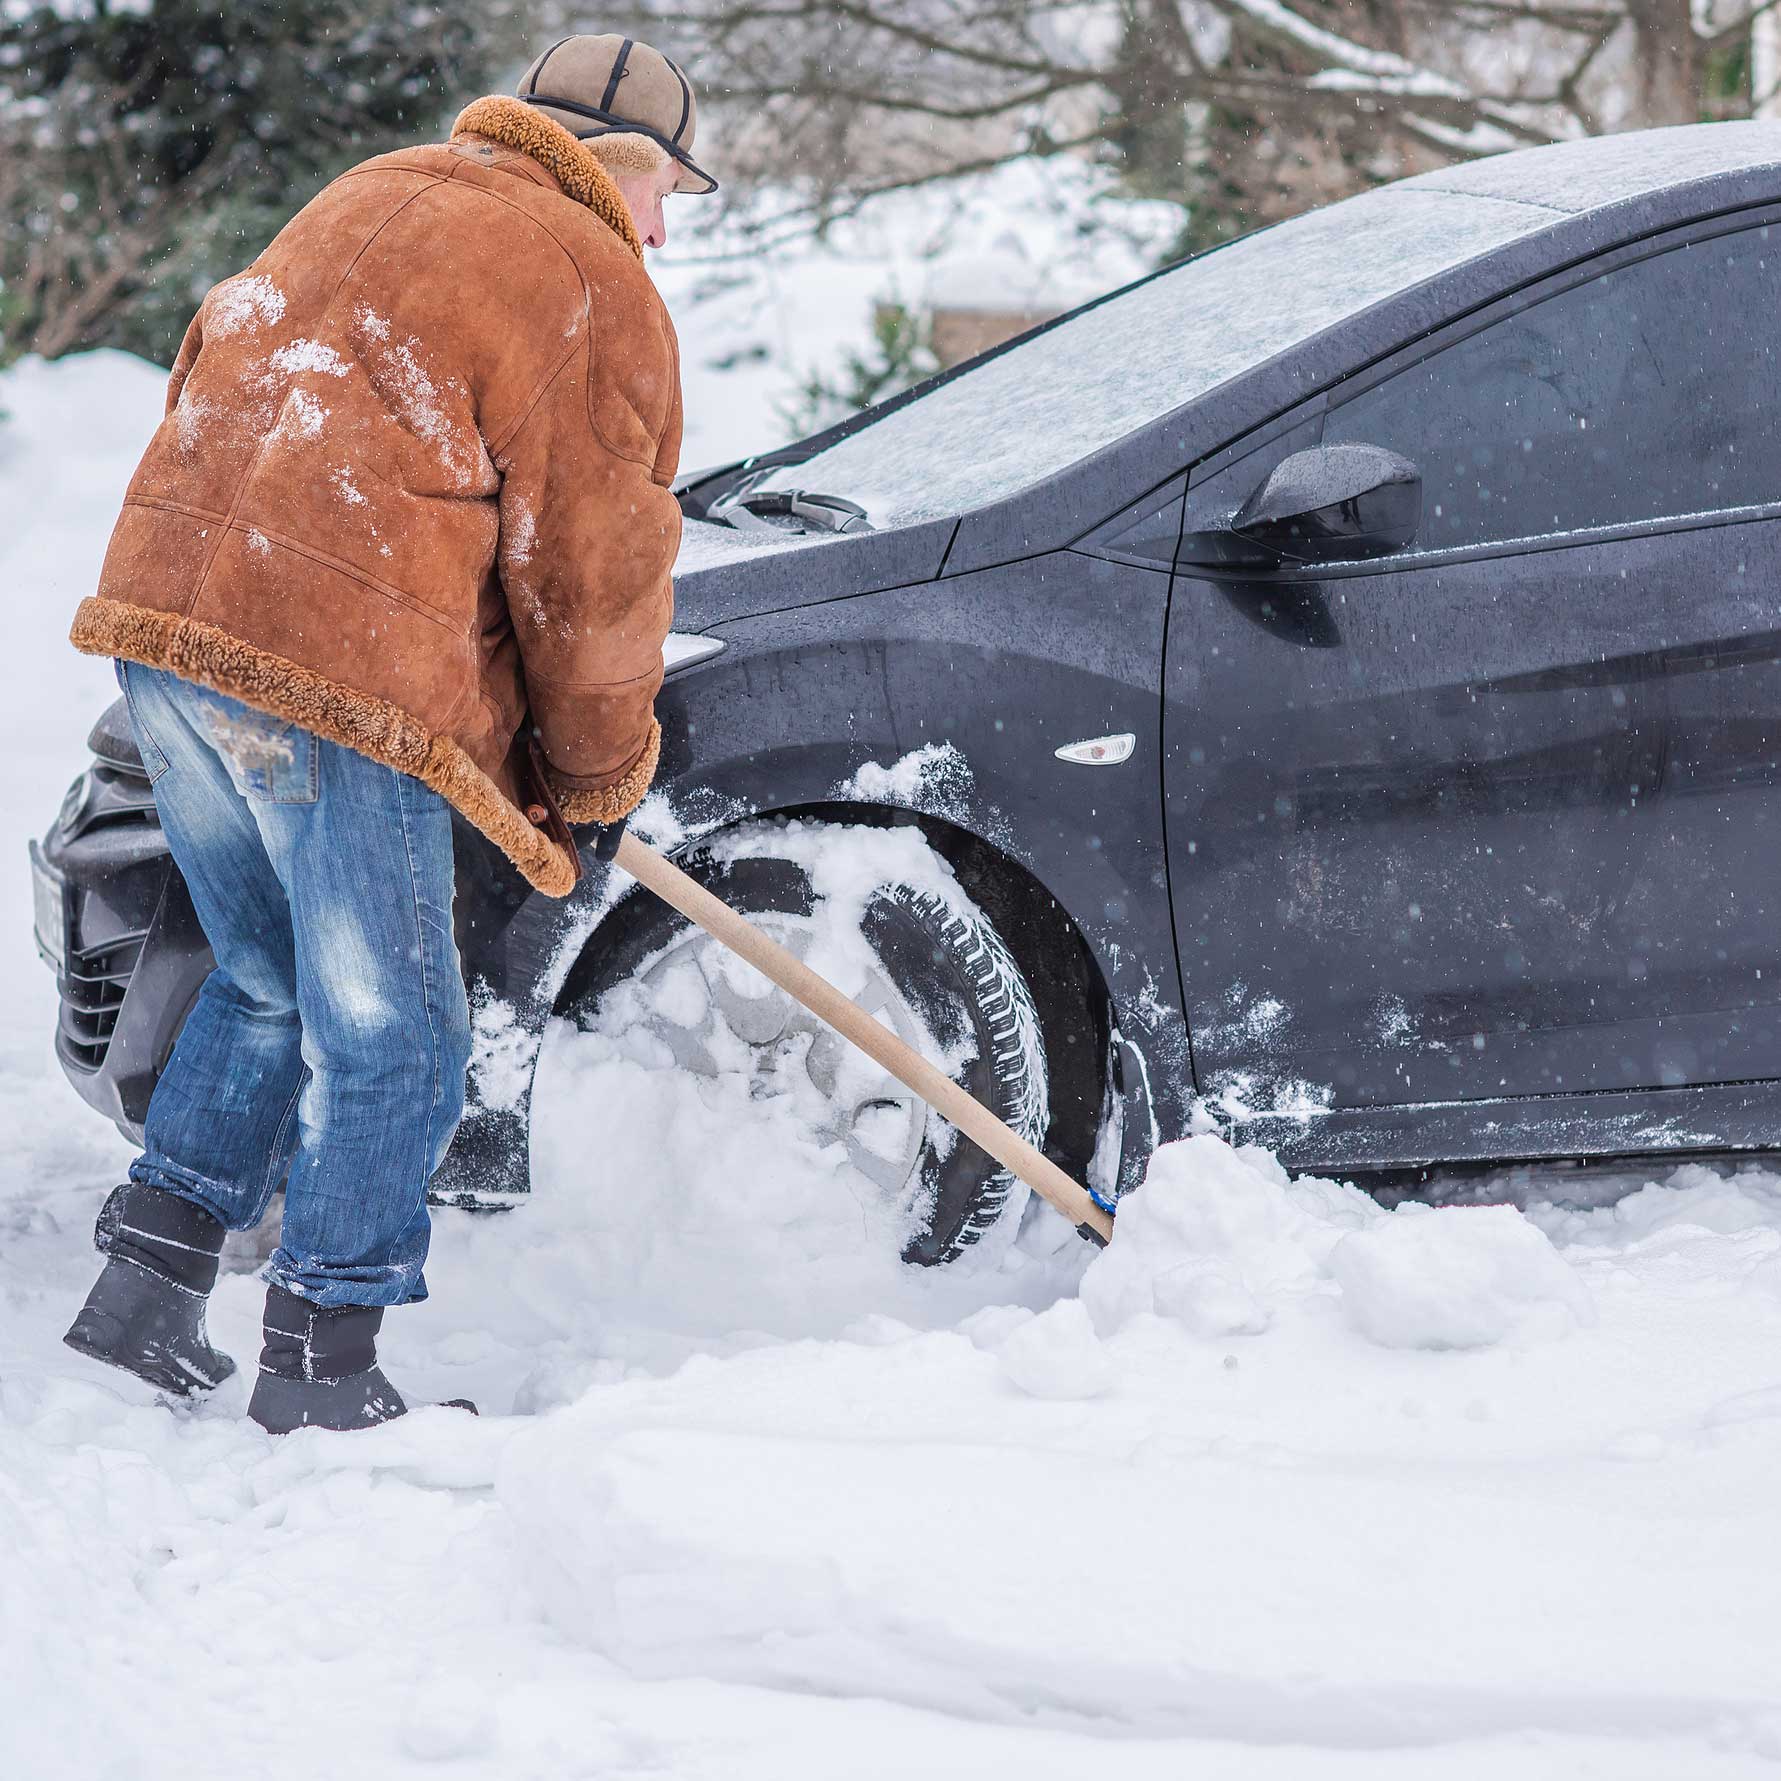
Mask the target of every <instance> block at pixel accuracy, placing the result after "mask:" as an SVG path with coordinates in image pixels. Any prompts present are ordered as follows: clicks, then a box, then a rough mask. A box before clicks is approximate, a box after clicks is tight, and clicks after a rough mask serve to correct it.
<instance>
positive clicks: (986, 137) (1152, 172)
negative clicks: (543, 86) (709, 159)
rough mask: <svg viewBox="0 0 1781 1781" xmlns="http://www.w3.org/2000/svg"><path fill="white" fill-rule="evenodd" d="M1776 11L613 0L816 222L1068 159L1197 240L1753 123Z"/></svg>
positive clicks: (1766, 3)
mask: <svg viewBox="0 0 1781 1781" xmlns="http://www.w3.org/2000/svg"><path fill="white" fill-rule="evenodd" d="M1777 4H1781V0H625V5H626V16H627V17H628V19H629V21H630V23H629V24H628V25H627V28H635V29H636V30H637V31H638V32H639V33H643V34H649V33H653V34H654V35H655V36H656V38H657V40H658V41H664V40H665V41H669V42H672V43H677V44H679V45H681V46H683V47H684V51H685V53H686V54H687V55H688V56H689V57H690V58H691V61H692V65H693V68H694V70H695V72H696V73H697V74H698V76H699V77H700V79H701V81H702V82H703V83H704V84H705V85H706V86H708V87H710V88H711V89H713V91H714V93H715V94H716V95H717V96H719V97H720V99H721V100H723V101H725V102H727V103H726V105H725V114H726V115H725V122H726V124H732V125H733V127H734V128H735V130H736V132H737V141H736V142H734V143H729V144H726V158H727V159H728V160H729V162H730V164H731V166H732V167H733V168H741V169H747V170H752V171H754V172H757V173H758V174H760V175H761V176H762V177H775V176H782V175H783V174H785V173H786V172H787V171H791V172H795V173H797V174H800V175H803V176H805V177H807V179H808V180H809V182H810V184H811V188H812V190H813V191H814V192H815V193H816V196H817V207H818V209H819V211H821V210H833V209H835V208H839V207H844V206H846V205H849V204H852V203H857V202H860V201H862V200H863V199H866V198H869V197H870V196H872V195H873V194H874V193H876V192H878V191H882V190H884V189H887V188H890V187H895V186H900V185H907V184H910V183H914V182H917V181H921V180H928V179H934V178H945V177H949V176H951V175H953V174H956V173H958V172H960V171H963V170H965V169H967V168H974V167H981V166H985V165H992V164H994V163H996V162H997V161H1000V160H1004V159H1008V158H1012V157H1014V156H1018V155H1022V154H1027V153H1035V152H1036V153H1039V154H1051V153H1057V152H1062V151H1068V150H1074V151H1079V152H1090V153H1094V154H1097V155H1101V156H1104V157H1106V158H1108V159H1109V160H1112V161H1114V162H1116V163H1117V164H1118V165H1119V166H1120V167H1121V168H1122V169H1123V171H1124V173H1125V175H1126V177H1127V179H1128V180H1129V182H1130V183H1131V185H1132V187H1133V188H1134V189H1135V190H1137V191H1139V192H1142V193H1144V194H1145V195H1148V196H1157V197H1171V198H1174V199H1176V200H1177V201H1179V202H1181V203H1182V204H1183V205H1184V206H1187V207H1188V209H1189V211H1190V214H1191V215H1192V218H1193V222H1192V230H1191V232H1190V236H1189V241H1188V243H1187V244H1189V245H1191V244H1192V242H1193V241H1194V240H1196V239H1197V240H1206V239H1212V238H1216V237H1217V236H1218V235H1220V234H1222V233H1226V232H1229V231H1230V230H1232V229H1234V228H1240V227H1247V226H1251V225H1253V224H1254V223H1256V222H1261V221H1268V220H1272V219H1274V218H1277V217H1279V216H1283V215H1287V214H1291V213H1292V212H1294V211H1296V210H1301V209H1304V208H1306V207H1307V206H1308V205H1310V204H1313V203H1317V202H1320V201H1323V200H1324V199H1327V198H1330V197H1334V196H1337V195H1340V194H1341V193H1343V192H1346V191H1351V190H1354V189H1356V188H1358V187H1360V186H1362V185H1365V184H1367V183H1369V182H1370V181H1374V180H1378V179H1382V178H1390V177H1394V176H1396V175H1398V174H1401V173H1405V172H1411V171H1416V170H1419V169H1421V168H1424V167H1428V166H1434V165H1440V164H1442V163H1443V162H1445V161H1449V160H1452V159H1456V158H1464V157H1468V156H1473V155H1478V154H1484V153H1488V152H1491V151H1494V150H1498V149H1504V148H1512V147H1516V146H1520V145H1525V144H1532V143H1539V142H1547V141H1552V140H1557V139H1562V138H1565V137H1569V136H1577V135H1587V134H1593V133H1598V132H1602V131H1607V130H1619V129H1629V128H1634V127H1637V126H1640V125H1645V124H1666V123H1685V122H1694V121H1696V120H1699V119H1702V118H1711V117H1720V116H1730V115H1748V114H1749V113H1750V112H1751V111H1753V110H1762V109H1765V107H1766V106H1767V104H1768V102H1770V101H1772V100H1773V98H1774V94H1773V92H1772V90H1765V89H1772V88H1773V87H1774V85H1775V82H1776V80H1777V78H1778V77H1781V54H1778V53H1777V52H1776V49H1775V45H1776V43H1777V39H1776V37H1775V35H1774V31H1773V24H1772V17H1773V14H1774V9H1775V7H1776V6H1777ZM1753 50H1754V53H1753ZM1765 51H1766V53H1765ZM1753 69H1754V73H1753Z"/></svg>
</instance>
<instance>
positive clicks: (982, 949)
mask: <svg viewBox="0 0 1781 1781" xmlns="http://www.w3.org/2000/svg"><path fill="white" fill-rule="evenodd" d="M680 864H681V865H682V866H683V868H684V869H685V870H687V871H688V872H690V873H691V874H692V875H693V876H694V877H695V878H697V879H698V880H699V881H700V882H702V883H703V884H705V885H706V887H707V888H708V889H710V890H711V891H712V892H713V893H714V894H715V895H717V896H718V897H720V898H721V899H722V900H723V901H724V902H725V903H727V904H728V905H729V906H730V907H731V908H733V909H735V910H737V911H739V912H740V913H742V914H744V915H746V916H748V917H750V918H751V919H753V920H754V921H756V922H757V923H758V924H759V925H760V926H762V927H763V928H765V929H766V930H767V932H769V933H770V934H771V935H772V936H773V938H775V939H776V940H778V941H779V942H780V944H781V945H784V946H786V947H788V948H790V949H791V950H792V951H793V952H795V953H797V954H798V955H799V956H801V957H803V958H804V959H805V961H806V962H807V963H809V964H810V965H811V966H812V967H813V968H815V969H816V970H818V971H821V972H823V973H824V974H825V975H832V976H833V978H834V979H835V980H836V981H837V982H838V983H839V985H840V987H842V988H843V989H844V990H845V991H846V992H847V993H848V994H849V995H850V996H852V997H853V998H854V1000H855V1001H856V1002H857V1003H858V1004H859V1006H861V1007H862V1008H864V1009H865V1011H866V1012H867V1013H868V1014H871V1015H872V1016H873V1017H874V1018H875V1019H878V1020H880V1021H882V1022H883V1023H884V1024H885V1025H886V1026H888V1027H889V1028H891V1030H892V1031H893V1032H895V1033H896V1034H897V1035H898V1036H899V1037H900V1038H902V1039H903V1040H904V1041H905V1042H906V1043H908V1044H909V1045H911V1046H913V1047H914V1048H915V1049H916V1050H918V1051H920V1052H922V1053H923V1054H924V1055H925V1056H927V1057H928V1059H929V1060H930V1061H931V1062H933V1063H934V1064H936V1065H938V1066H939V1067H940V1068H941V1069H943V1070H945V1071H946V1073H947V1074H948V1075H950V1076H951V1077H952V1078H953V1080H954V1081H956V1082H958V1083H959V1084H960V1086H961V1087H963V1088H964V1089H965V1090H966V1091H967V1092H968V1093H970V1094H972V1095H974V1096H976V1097H977V1099H978V1100H980V1101H982V1102H983V1103H984V1104H985V1105H986V1106H988V1107H989V1108H990V1109H991V1111H992V1112H994V1113H995V1114H996V1115H997V1116H998V1117H1000V1118H1001V1119H1003V1120H1005V1121H1006V1122H1007V1123H1008V1124H1009V1125H1010V1126H1012V1127H1013V1128H1014V1129H1015V1130H1016V1131H1017V1132H1019V1133H1020V1134H1021V1136H1022V1137H1024V1138H1027V1139H1028V1140H1029V1141H1031V1142H1033V1143H1035V1144H1040V1143H1043V1141H1044V1137H1045V1131H1046V1126H1047V1123H1048V1118H1049V1110H1048V1093H1047V1081H1046V1064H1045V1049H1044V1044H1043V1040H1042V1037H1041V1032H1040V1024H1039V1019H1038V1016H1037V1014H1036V1013H1035V1010H1034V1006H1033V998H1032V995H1031V992H1030V990H1029V988H1028V985H1027V982H1026V980H1025V978H1024V976H1023V975H1022V973H1021V971H1020V969H1019V967H1018V966H1017V965H1016V964H1015V962H1014V959H1013V958H1012V956H1011V955H1010V953H1009V951H1008V948H1007V946H1006V945H1005V944H1004V943H1003V940H1002V938H1001V936H1000V935H999V934H997V932H996V931H995V928H994V927H993V926H992V925H991V923H990V922H989V920H988V919H987V918H986V917H985V916H984V915H983V913H982V912H981V911H980V910H979V909H977V908H976V906H975V905H974V904H972V903H971V902H970V900H969V899H968V898H966V896H965V895H964V893H963V892H962V891H961V890H960V889H959V887H958V885H957V883H956V881H954V880H953V879H952V876H951V874H950V872H949V871H948V870H947V869H946V868H945V866H944V865H943V864H942V863H941V862H940V861H939V859H938V857H937V856H936V855H934V854H933V853H932V852H931V851H930V850H929V849H928V848H927V847H926V844H925V843H924V842H923V841H922V840H921V838H920V836H919V833H918V832H917V831H915V830H913V829H902V830H896V831H886V830H882V829H868V828H863V827H862V828H852V827H849V826H846V825H838V824H819V823H809V822H793V823H786V824H777V825H773V824H759V825H753V826H751V827H750V828H749V829H747V830H743V831H738V832H736V833H733V834H730V835H726V836H724V837H722V838H720V839H719V840H717V841H715V842H713V843H711V844H708V845H707V846H705V847H703V848H701V849H699V850H698V851H696V852H695V853H693V854H692V855H691V856H690V857H688V858H685V859H682V860H681V862H680ZM557 1008H558V1012H559V1013H560V1014H562V1015H564V1016H566V1017H568V1019H570V1020H572V1021H573V1022H574V1023H575V1025H576V1026H578V1027H581V1028H583V1029H589V1030H600V1031H604V1032H608V1033H613V1032H629V1033H631V1034H633V1035H634V1034H635V1033H636V1031H637V1029H638V1028H642V1029H644V1030H645V1031H646V1032H647V1033H648V1034H650V1035H652V1036H653V1038H654V1039H655V1040H657V1041H659V1042H660V1045H661V1046H662V1047H665V1051H666V1054H667V1055H669V1056H671V1057H672V1060H673V1063H674V1064H675V1065H676V1066H678V1067H679V1068H680V1069H683V1070H686V1071H689V1072H692V1073H693V1074H695V1075H698V1076H703V1077H707V1078H715V1077H717V1076H719V1075H723V1074H727V1073H732V1072H742V1073H745V1074H746V1075H747V1076H748V1078H749V1087H750V1093H751V1095H753V1096H755V1097H757V1098H758V1097H762V1096H766V1095H770V1094H776V1093H795V1094H796V1096H797V1100H798V1104H799V1105H800V1106H801V1107H803V1108H805V1109H807V1110H811V1111H810V1112H809V1113H808V1117H809V1119H810V1123H811V1125H812V1127H813V1134H814V1135H815V1136H816V1137H817V1138H818V1139H819V1140H823V1141H830V1142H836V1143H839V1144H841V1145H842V1146H844V1147H845V1151H846V1155H847V1159H848V1162H849V1163H850V1164H851V1166H852V1167H853V1169H854V1170H856V1171H857V1173H858V1175H859V1176H860V1177H862V1178H863V1180H864V1182H865V1183H866V1184H867V1185H866V1188H865V1189H864V1191H866V1192H868V1193H869V1194H871V1195H872V1196H873V1197H874V1198H876V1199H877V1200H878V1201H879V1202H880V1205H881V1207H882V1208H883V1209H884V1210H885V1211H887V1212H888V1213H890V1214H891V1215H892V1216H893V1218H894V1223H895V1228H897V1229H898V1230H899V1231H901V1232H902V1233H904V1235H903V1242H902V1253H903V1256H904V1259H905V1260H907V1261H911V1262H918V1263H923V1264H932V1263H937V1262H944V1261H950V1260H952V1259H953V1258H954V1257H956V1256H958V1255H959V1254H960V1253H961V1252H962V1251H963V1250H965V1249H966V1248H968V1247H969V1246H970V1245H972V1244H974V1243H977V1242H979V1241H980V1240H981V1239H982V1238H984V1237H985V1236H986V1235H987V1234H989V1233H990V1232H992V1231H1011V1230H1012V1228H1013V1226H1014V1225H1015V1223H1016V1222H1017V1221H1018V1219H1019V1216H1020V1213H1021V1209H1022V1207H1023V1206H1024V1204H1025V1201H1026V1197H1027V1189H1026V1188H1025V1187H1024V1186H1023V1185H1022V1184H1020V1183H1018V1182H1017V1181H1015V1179H1014V1178H1013V1177H1012V1176H1011V1175H1010V1174H1009V1173H1008V1171H1007V1170H1006V1169H1004V1168H1002V1167H1001V1165H999V1164H998V1163H996V1162H995V1161H993V1159H991V1158H990V1157H989V1156H987V1155H986V1154H985V1153H984V1152H982V1151H981V1150H979V1149H978V1148H977V1147H976V1146H975V1145H973V1144H971V1143H970V1142H969V1141H968V1140H966V1139H964V1138H962V1137H961V1136H960V1135H959V1134H958V1133H957V1132H956V1131H955V1130H954V1128H953V1127H952V1126H950V1125H949V1124H948V1123H947V1122H946V1121H944V1120H942V1119H941V1118H940V1117H939V1115H937V1114H935V1113H933V1112H932V1111H931V1110H930V1109H929V1108H928V1107H927V1106H926V1105H925V1103H923V1102H922V1101H921V1100H920V1099H919V1098H918V1097H917V1096H916V1095H915V1094H913V1093H912V1092H911V1091H910V1090H909V1089H907V1088H905V1087H904V1086H903V1085H902V1084H901V1083H900V1082H898V1081H897V1080H896V1079H895V1078H894V1077H892V1076H890V1075H888V1074H887V1073H885V1072H884V1071H882V1070H881V1069H879V1067H878V1066H877V1065H875V1064H873V1063H871V1062H870V1060H868V1059H867V1058H865V1056H864V1055H863V1054H862V1053H860V1052H859V1051H857V1050H856V1049H855V1048H854V1047H852V1046H851V1045H848V1044H847V1043H846V1042H845V1041H844V1040H842V1039H841V1038H840V1037H839V1036H838V1035H837V1034H835V1033H833V1032H832V1031H830V1030H829V1029H828V1028H827V1027H826V1026H825V1025H824V1024H823V1023H822V1022H820V1021H819V1020H817V1019H816V1017H815V1016H813V1015H811V1014H809V1013H807V1012H806V1011H805V1010H804V1009H803V1008H802V1007H800V1006H799V1005H798V1004H797V1003H795V1002H794V1001H792V999H791V998H790V997H788V996H787V995H786V994H785V993H784V992H783V991H782V990H779V989H778V988H776V987H775V986H773V985H772V984H770V983H769V982H768V981H767V980H766V979H765V978H763V977H761V976H760V975H759V974H758V973H757V972H755V971H754V970H753V969H752V968H751V967H749V966H747V965H745V964H743V963H742V962H741V961H740V960H738V959H736V958H735V957H734V956H733V955H731V954H730V953H729V952H728V951H727V950H726V949H725V948H723V947H722V946H721V945H720V944H719V943H718V942H717V941H715V940H713V939H712V938H710V936H708V935H707V934H705V933H704V932H703V931H702V930H700V929H697V928H694V927H692V926H691V925H690V924H689V923H688V922H687V921H686V920H685V919H684V918H683V917H681V916H680V915H679V914H677V913H676V912H675V911H673V910H671V909H669V908H668V907H667V906H666V905H665V904H663V903H660V902H658V901H657V900H656V899H655V898H653V897H650V896H648V895H647V894H645V893H641V892H639V893H635V894H633V895H632V896H631V897H628V898H627V899H626V900H625V901H624V903H622V904H621V905H620V907H619V909H618V910H617V911H615V912H614V914H613V915H612V916H610V917H609V918H608V919H607V921H606V922H605V923H603V924H602V926H601V928H600V929H599V930H598V931H597V932H596V934H595V936H594V938H593V940H592V942H591V943H590V944H589V946H588V947H587V948H586V949H585V950H584V951H583V953H582V955H581V957H580V958H579V959H578V961H577V963H576V965H575V966H574V968H573V969H572V970H571V972H570V974H569V976H568V978H567V980H566V982H565V985H564V989H563V993H562V996H561V997H560V998H559V1000H558V1003H557ZM657 1055H658V1056H661V1055H662V1053H661V1052H660V1051H658V1052H657Z"/></svg>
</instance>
